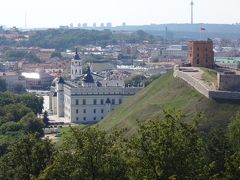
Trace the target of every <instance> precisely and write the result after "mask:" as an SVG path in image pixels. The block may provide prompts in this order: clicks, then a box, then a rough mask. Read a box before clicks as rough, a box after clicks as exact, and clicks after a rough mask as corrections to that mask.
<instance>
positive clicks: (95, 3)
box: [0, 0, 240, 28]
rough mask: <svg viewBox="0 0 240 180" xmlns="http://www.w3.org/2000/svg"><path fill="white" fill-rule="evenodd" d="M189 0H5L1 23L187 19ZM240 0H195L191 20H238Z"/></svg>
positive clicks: (42, 24)
mask: <svg viewBox="0 0 240 180" xmlns="http://www.w3.org/2000/svg"><path fill="white" fill-rule="evenodd" d="M190 2H191V1H190V0H168V1H164V0H131V1H129V0H121V1H120V0H101V1H99V0H88V1H77V0H68V1H66V0H61V1H57V0H51V1H49V0H41V1H40V0H34V1H32V0H21V1H19V0H8V1H2V2H1V6H0V25H5V26H8V27H12V26H17V27H25V15H26V17H27V18H26V20H27V27H28V28H35V27H58V26H59V25H69V24H70V23H73V25H74V26H77V24H78V23H88V25H89V26H91V25H92V24H93V23H94V22H96V23H97V25H98V26H99V25H100V23H102V22H103V23H106V22H111V23H112V24H113V26H117V25H121V24H122V23H123V22H126V23H127V25H143V24H151V23H154V24H162V23H190ZM239 7H240V1H239V0H228V1H227V2H226V1H224V0H211V1H209V0H201V1H199V0H198V1H197V0H195V1H194V23H219V24H232V23H238V22H240V14H239V13H238V8H239Z"/></svg>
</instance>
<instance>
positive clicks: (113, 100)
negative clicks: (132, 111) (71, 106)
mask: <svg viewBox="0 0 240 180" xmlns="http://www.w3.org/2000/svg"><path fill="white" fill-rule="evenodd" d="M86 104H87V103H86V99H83V100H82V105H86ZM97 104H98V103H97V99H93V105H97ZM111 104H115V99H112V101H111ZM118 104H122V99H119V100H118ZM75 105H79V100H78V99H76V101H75ZM100 105H104V99H101V100H100Z"/></svg>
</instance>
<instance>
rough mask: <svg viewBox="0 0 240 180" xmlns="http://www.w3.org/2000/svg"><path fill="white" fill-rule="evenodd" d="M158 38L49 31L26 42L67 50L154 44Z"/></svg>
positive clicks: (67, 30) (146, 35)
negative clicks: (84, 47) (143, 43)
mask: <svg viewBox="0 0 240 180" xmlns="http://www.w3.org/2000/svg"><path fill="white" fill-rule="evenodd" d="M154 40H156V37H154V36H152V35H149V34H147V33H145V32H144V31H141V30H140V31H136V32H133V33H130V34H126V33H121V32H119V33H117V32H114V33H113V32H111V31H110V30H103V31H97V30H84V29H65V30H63V29H49V30H46V31H37V32H35V33H34V34H33V35H32V36H30V39H29V41H26V42H24V44H23V45H25V46H38V47H42V48H54V49H67V48H72V47H74V46H77V45H90V44H92V45H98V46H106V45H109V44H116V43H117V42H118V41H125V42H128V43H139V42H142V41H150V42H153V41H154Z"/></svg>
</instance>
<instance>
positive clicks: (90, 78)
mask: <svg viewBox="0 0 240 180" xmlns="http://www.w3.org/2000/svg"><path fill="white" fill-rule="evenodd" d="M83 81H84V82H85V83H94V79H93V76H92V75H91V71H90V67H89V66H88V69H87V74H85V75H84V77H83Z"/></svg>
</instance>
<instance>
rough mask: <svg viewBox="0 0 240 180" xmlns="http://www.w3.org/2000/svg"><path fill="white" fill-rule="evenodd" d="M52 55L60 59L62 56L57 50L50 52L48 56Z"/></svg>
mask: <svg viewBox="0 0 240 180" xmlns="http://www.w3.org/2000/svg"><path fill="white" fill-rule="evenodd" d="M54 57H57V58H59V59H61V58H62V54H61V52H58V51H54V52H52V54H51V56H50V58H54Z"/></svg>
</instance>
